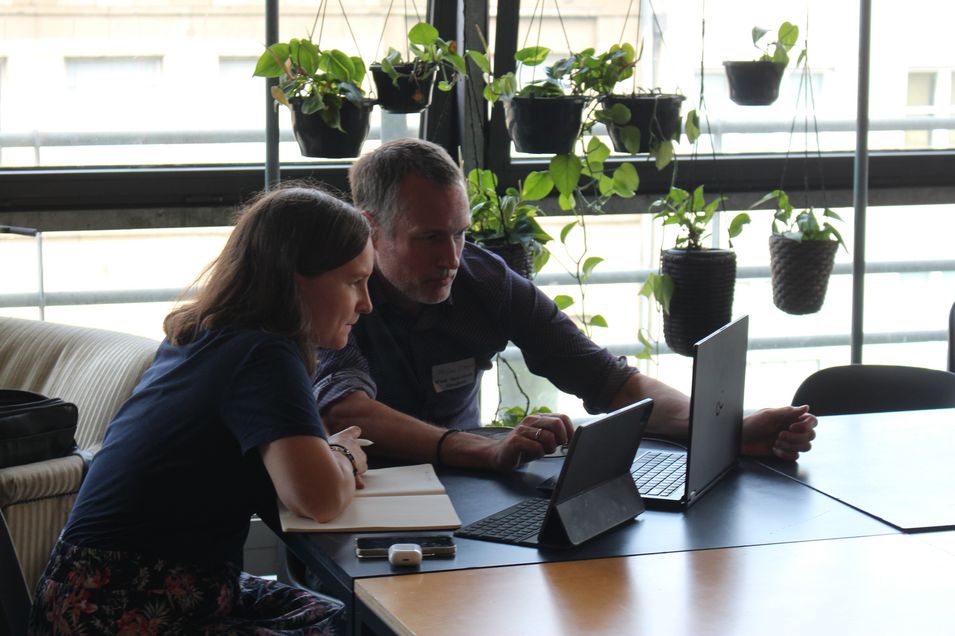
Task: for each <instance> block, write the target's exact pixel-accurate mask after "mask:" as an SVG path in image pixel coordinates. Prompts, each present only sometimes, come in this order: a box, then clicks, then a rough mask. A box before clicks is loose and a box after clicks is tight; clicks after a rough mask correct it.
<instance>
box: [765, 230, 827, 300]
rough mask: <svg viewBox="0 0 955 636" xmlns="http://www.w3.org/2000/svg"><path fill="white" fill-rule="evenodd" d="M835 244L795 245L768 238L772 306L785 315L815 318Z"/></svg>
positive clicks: (790, 240)
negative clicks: (813, 315)
mask: <svg viewBox="0 0 955 636" xmlns="http://www.w3.org/2000/svg"><path fill="white" fill-rule="evenodd" d="M838 247H839V243H837V242H836V241H794V240H793V239H790V238H786V237H785V236H780V235H778V234H773V235H771V236H770V237H769V271H770V274H771V276H772V281H773V304H775V305H776V306H777V307H779V308H780V309H781V310H783V311H785V312H786V313H787V314H794V315H797V316H801V315H804V314H814V313H816V312H817V311H819V310H820V309H821V308H822V303H823V301H825V300H826V288H827V287H828V286H829V275H830V274H831V273H832V264H833V262H834V261H835V258H836V250H837V249H838Z"/></svg>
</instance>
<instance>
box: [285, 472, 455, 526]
mask: <svg viewBox="0 0 955 636" xmlns="http://www.w3.org/2000/svg"><path fill="white" fill-rule="evenodd" d="M364 478H365V488H363V489H362V490H358V491H356V492H355V498H354V500H352V503H351V505H350V506H348V508H346V509H345V511H344V512H343V513H342V514H341V515H339V516H338V517H337V518H336V519H333V520H332V521H328V522H325V523H319V522H318V521H314V520H312V519H306V518H305V517H299V516H297V515H294V514H292V513H291V512H290V511H289V510H288V509H286V508H285V507H284V506H283V505H282V504H281V502H279V504H278V506H279V520H280V521H281V523H282V530H283V531H285V532H349V531H357V530H367V531H375V530H444V529H451V528H457V527H459V526H460V525H461V520H460V519H459V518H458V514H457V512H455V510H454V506H453V505H452V504H451V498H450V497H448V495H447V492H446V491H445V489H444V485H443V484H442V483H441V481H440V480H439V479H438V476H437V475H436V474H435V473H434V467H433V466H432V465H431V464H417V465H414V466H396V467H393V468H376V469H372V470H369V471H368V472H366V473H365V475H364Z"/></svg>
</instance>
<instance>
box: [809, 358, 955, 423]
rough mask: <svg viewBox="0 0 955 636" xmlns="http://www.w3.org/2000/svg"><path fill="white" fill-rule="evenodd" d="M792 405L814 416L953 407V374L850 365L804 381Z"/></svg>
mask: <svg viewBox="0 0 955 636" xmlns="http://www.w3.org/2000/svg"><path fill="white" fill-rule="evenodd" d="M792 403H793V404H794V405H800V404H808V405H809V408H810V410H811V411H812V412H813V414H815V415H844V414H847V413H876V412H881V411H916V410H920V409H942V408H953V407H955V373H951V372H949V371H938V370H935V369H925V368H922V367H903V366H892V365H881V364H850V365H848V366H841V367H829V368H828V369H822V370H820V371H816V372H815V373H813V374H812V375H810V376H809V377H808V378H806V379H805V380H803V382H802V384H800V385H799V388H798V389H796V394H795V395H794V396H793V402H792Z"/></svg>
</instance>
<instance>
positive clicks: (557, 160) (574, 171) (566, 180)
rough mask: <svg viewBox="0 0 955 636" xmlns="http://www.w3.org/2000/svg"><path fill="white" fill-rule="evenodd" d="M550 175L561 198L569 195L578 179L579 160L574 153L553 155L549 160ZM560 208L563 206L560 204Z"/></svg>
mask: <svg viewBox="0 0 955 636" xmlns="http://www.w3.org/2000/svg"><path fill="white" fill-rule="evenodd" d="M549 170H550V176H551V178H552V179H553V180H554V185H555V186H556V187H557V191H558V192H560V194H561V198H563V197H567V196H571V197H572V194H573V192H574V189H575V188H576V187H577V183H578V182H579V181H580V160H579V159H577V156H576V155H574V154H566V155H555V156H554V157H553V158H552V159H551V160H550V166H549ZM561 208H562V209H564V210H567V209H572V207H571V208H565V207H563V206H561Z"/></svg>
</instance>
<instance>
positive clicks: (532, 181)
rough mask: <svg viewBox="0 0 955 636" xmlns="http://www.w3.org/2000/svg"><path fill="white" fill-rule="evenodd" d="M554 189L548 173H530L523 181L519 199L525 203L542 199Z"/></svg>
mask: <svg viewBox="0 0 955 636" xmlns="http://www.w3.org/2000/svg"><path fill="white" fill-rule="evenodd" d="M553 189H554V180H553V178H551V176H550V173H548V172H531V173H530V174H528V175H527V178H526V179H524V183H523V185H522V187H521V197H522V198H524V199H525V200H527V201H538V200H540V199H543V198H544V197H546V196H547V195H548V194H550V192H551V190H553Z"/></svg>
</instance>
